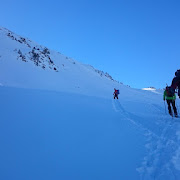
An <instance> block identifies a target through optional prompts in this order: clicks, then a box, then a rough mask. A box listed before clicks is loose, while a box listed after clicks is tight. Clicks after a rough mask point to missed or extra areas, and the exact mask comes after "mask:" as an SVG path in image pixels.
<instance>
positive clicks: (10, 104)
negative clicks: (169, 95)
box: [0, 28, 180, 180]
mask: <svg viewBox="0 0 180 180" xmlns="http://www.w3.org/2000/svg"><path fill="white" fill-rule="evenodd" d="M0 29H1V30H0V43H1V45H0V84H1V85H0V99H1V101H0V110H1V115H0V116H1V121H0V144H1V148H0V179H2V180H12V179H13V180H24V179H33V180H39V179H44V180H46V179H47V180H51V179H53V180H56V179H63V180H67V179H71V180H74V179H78V180H88V179H89V180H91V179H103V180H106V179H107V180H112V179H113V180H119V179H122V180H139V179H143V180H151V179H152V180H154V179H155V180H171V179H173V180H179V179H180V146H179V144H180V130H179V129H180V119H172V118H171V117H169V115H168V113H167V106H166V104H164V102H163V101H162V95H163V91H162V90H155V89H145V90H138V89H132V88H130V87H127V86H124V85H122V84H119V83H117V82H116V81H114V80H112V78H111V77H110V76H109V75H108V74H105V73H103V72H102V71H98V70H95V69H94V68H93V67H91V66H89V65H83V64H81V63H78V62H76V61H74V60H72V59H70V58H66V57H65V56H63V55H61V54H59V53H57V52H54V51H51V50H49V52H50V54H49V53H47V50H46V51H45V52H46V53H45V54H43V53H42V52H43V50H44V49H45V47H43V46H39V45H38V44H36V43H34V42H32V41H30V40H28V39H25V40H23V38H22V37H20V36H18V35H15V34H14V33H12V32H9V30H6V29H4V28H0ZM9 33H10V34H9ZM18 40H19V41H21V42H19V41H18ZM34 47H35V51H34V53H36V54H40V56H39V57H41V58H42V59H41V61H42V62H41V63H40V62H39V61H37V59H36V58H35V59H33V58H32V57H34V56H33V55H32V54H31V53H29V52H32V51H33V49H34ZM38 49H39V50H38ZM19 50H20V51H19ZM18 52H19V53H18ZM20 52H21V53H20ZM36 57H38V56H36ZM49 58H50V59H51V61H52V62H50V60H49ZM37 62H38V66H37ZM44 66H45V68H43V67H44ZM54 68H55V69H54ZM114 87H116V88H119V89H120V96H119V100H114V99H113V98H112V94H113V89H114ZM147 90H148V91H147ZM176 105H177V107H178V110H179V109H180V101H179V99H177V101H176Z"/></svg>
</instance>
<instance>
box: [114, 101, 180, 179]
mask: <svg viewBox="0 0 180 180" xmlns="http://www.w3.org/2000/svg"><path fill="white" fill-rule="evenodd" d="M112 106H113V109H114V111H115V112H117V113H120V114H121V117H122V118H124V119H126V120H128V121H130V122H131V123H132V124H133V125H134V126H136V127H137V129H141V130H142V131H143V132H144V136H145V137H146V139H147V143H146V145H145V148H146V154H147V155H146V156H145V157H144V159H143V162H142V164H141V165H140V167H138V168H137V171H138V172H139V174H140V177H141V179H142V180H152V179H154V180H166V179H167V178H168V180H179V179H180V146H179V143H180V130H178V129H179V128H180V119H179V118H178V119H175V118H173V119H172V118H171V117H169V116H168V115H164V113H165V109H164V108H163V106H160V105H157V104H150V103H149V104H147V107H146V108H149V110H151V111H152V110H154V111H156V116H154V118H155V119H154V121H153V122H152V118H150V119H148V117H141V116H137V115H134V114H132V113H130V112H128V111H126V110H125V109H124V108H123V106H122V105H121V103H120V101H119V100H114V99H113V100H112ZM177 107H178V106H177ZM154 111H153V112H154ZM166 113H167V110H166ZM150 120H151V121H150ZM152 123H153V125H151V124H152ZM155 127H157V128H155Z"/></svg>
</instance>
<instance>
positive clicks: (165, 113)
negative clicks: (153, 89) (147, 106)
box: [164, 101, 167, 114]
mask: <svg viewBox="0 0 180 180" xmlns="http://www.w3.org/2000/svg"><path fill="white" fill-rule="evenodd" d="M164 107H165V114H167V113H166V103H165V101H164Z"/></svg>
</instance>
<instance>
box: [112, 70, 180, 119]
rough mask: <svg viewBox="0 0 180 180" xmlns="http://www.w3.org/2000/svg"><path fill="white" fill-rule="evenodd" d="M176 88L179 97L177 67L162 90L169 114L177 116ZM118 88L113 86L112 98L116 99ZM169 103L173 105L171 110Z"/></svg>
mask: <svg viewBox="0 0 180 180" xmlns="http://www.w3.org/2000/svg"><path fill="white" fill-rule="evenodd" d="M177 88H178V96H179V98H180V69H178V70H177V71H176V72H175V77H174V78H173V80H172V83H171V86H166V88H165V91H164V95H163V100H164V101H165V100H166V102H167V104H168V111H169V114H170V115H171V116H175V117H178V113H177V108H176V105H175V101H176V94H175V93H176V91H175V90H176V89H177ZM119 94H120V93H119V90H118V89H115V88H114V93H113V95H114V99H115V98H117V99H118V95H119ZM171 105H172V107H173V111H174V113H173V112H172V110H171Z"/></svg>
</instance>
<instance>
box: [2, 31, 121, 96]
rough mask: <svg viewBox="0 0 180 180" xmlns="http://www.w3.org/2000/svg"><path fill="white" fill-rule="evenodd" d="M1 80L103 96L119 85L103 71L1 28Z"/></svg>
mask: <svg viewBox="0 0 180 180" xmlns="http://www.w3.org/2000/svg"><path fill="white" fill-rule="evenodd" d="M0 83H1V84H2V85H5V86H13V87H23V88H36V89H47V90H56V91H66V92H67V91H69V92H79V93H81V94H82V93H84V94H89V92H91V94H89V95H97V96H106V95H107V94H109V93H112V88H114V87H116V88H119V87H120V86H121V85H120V84H119V83H117V82H116V81H114V80H113V78H112V77H111V76H110V75H109V74H108V73H104V72H103V71H100V70H96V69H94V68H93V67H92V66H90V65H84V64H81V63H79V62H77V61H75V60H73V59H71V58H69V57H66V56H64V55H62V54H60V53H58V52H55V51H52V50H49V49H48V48H46V47H44V46H40V45H38V44H37V43H35V42H32V41H31V40H29V39H27V38H23V37H21V36H18V35H16V34H14V33H13V32H11V31H9V30H7V29H5V28H0Z"/></svg>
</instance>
